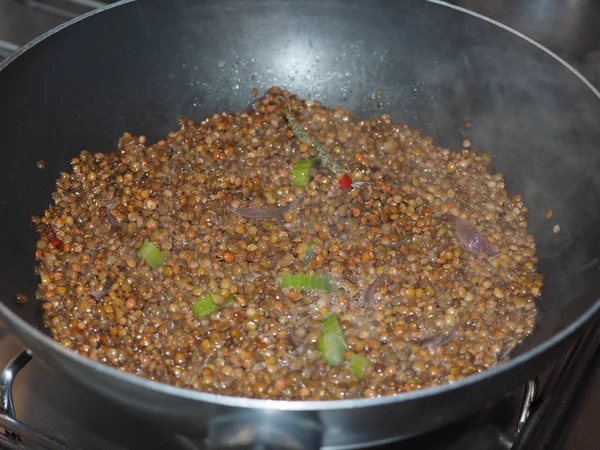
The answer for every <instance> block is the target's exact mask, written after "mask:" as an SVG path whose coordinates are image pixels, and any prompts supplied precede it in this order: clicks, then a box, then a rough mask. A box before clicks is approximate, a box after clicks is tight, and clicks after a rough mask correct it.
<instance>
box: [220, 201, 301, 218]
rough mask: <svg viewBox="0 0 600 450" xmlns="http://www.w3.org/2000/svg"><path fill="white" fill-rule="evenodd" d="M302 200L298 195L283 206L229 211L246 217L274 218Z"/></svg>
mask: <svg viewBox="0 0 600 450" xmlns="http://www.w3.org/2000/svg"><path fill="white" fill-rule="evenodd" d="M302 200H304V197H299V198H297V199H296V200H292V201H291V202H289V203H288V204H287V205H285V206H277V207H275V208H268V209H263V208H242V207H241V208H232V209H231V212H232V213H234V214H237V215H238V216H241V217H244V218H246V219H261V220H264V219H275V218H277V217H279V216H283V215H284V214H285V213H286V212H288V211H290V210H291V209H292V208H294V207H295V206H296V205H297V204H298V203H300V202H301V201H302Z"/></svg>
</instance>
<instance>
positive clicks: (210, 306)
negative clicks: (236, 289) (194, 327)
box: [192, 291, 235, 319]
mask: <svg viewBox="0 0 600 450" xmlns="http://www.w3.org/2000/svg"><path fill="white" fill-rule="evenodd" d="M215 294H220V292H219V291H215V292H211V293H210V294H208V295H205V296H204V297H202V298H201V299H200V300H198V301H197V302H196V303H194V306H192V310H193V311H194V317H196V319H200V318H202V317H206V316H210V315H211V314H212V313H213V312H215V311H221V310H222V309H223V308H225V307H227V306H229V305H231V304H232V303H233V301H234V300H235V295H233V294H229V295H228V296H227V297H225V301H224V302H223V304H222V305H221V306H217V305H215V303H214V302H213V295H215Z"/></svg>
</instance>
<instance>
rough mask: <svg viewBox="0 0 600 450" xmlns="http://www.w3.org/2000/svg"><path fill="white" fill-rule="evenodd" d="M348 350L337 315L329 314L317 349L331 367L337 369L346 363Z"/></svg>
mask: <svg viewBox="0 0 600 450" xmlns="http://www.w3.org/2000/svg"><path fill="white" fill-rule="evenodd" d="M347 348H348V346H347V345H346V340H345V339H344V333H343V332H342V329H341V328H340V324H339V322H338V318H337V315H336V314H335V313H331V314H328V315H327V316H325V318H324V319H323V334H322V335H321V337H320V338H319V339H317V349H318V350H319V351H320V352H321V357H322V358H323V359H324V360H325V362H326V363H327V364H329V365H330V366H334V367H337V366H339V365H340V364H342V362H343V361H344V352H345V351H346V349H347Z"/></svg>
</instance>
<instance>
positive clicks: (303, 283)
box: [281, 274, 331, 292]
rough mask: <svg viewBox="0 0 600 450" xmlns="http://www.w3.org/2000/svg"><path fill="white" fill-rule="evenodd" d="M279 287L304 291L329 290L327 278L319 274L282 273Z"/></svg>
mask: <svg viewBox="0 0 600 450" xmlns="http://www.w3.org/2000/svg"><path fill="white" fill-rule="evenodd" d="M281 287H282V288H284V289H288V288H294V289H298V290H305V291H326V292H330V291H331V283H330V282H329V278H327V277H321V276H319V275H297V274H296V275H283V276H282V277H281Z"/></svg>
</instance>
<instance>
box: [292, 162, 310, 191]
mask: <svg viewBox="0 0 600 450" xmlns="http://www.w3.org/2000/svg"><path fill="white" fill-rule="evenodd" d="M313 163H314V161H313V160H312V159H301V160H300V161H298V162H297V163H296V164H295V165H294V167H293V168H292V184H293V185H294V186H308V183H309V182H310V171H311V169H312V166H313Z"/></svg>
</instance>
